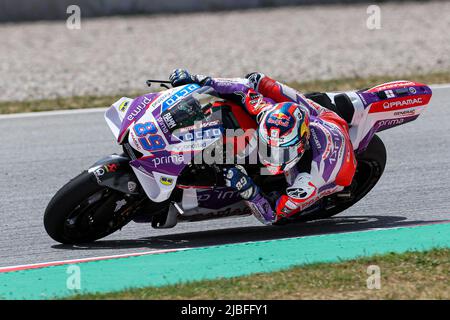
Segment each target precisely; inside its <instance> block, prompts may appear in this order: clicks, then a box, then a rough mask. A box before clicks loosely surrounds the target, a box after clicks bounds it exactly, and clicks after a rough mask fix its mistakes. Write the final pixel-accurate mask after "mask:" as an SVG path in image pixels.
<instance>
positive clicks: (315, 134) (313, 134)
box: [311, 128, 322, 150]
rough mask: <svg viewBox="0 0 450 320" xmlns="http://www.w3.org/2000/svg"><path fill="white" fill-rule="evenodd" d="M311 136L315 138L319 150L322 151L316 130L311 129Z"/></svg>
mask: <svg viewBox="0 0 450 320" xmlns="http://www.w3.org/2000/svg"><path fill="white" fill-rule="evenodd" d="M311 136H312V138H313V141H314V143H315V144H316V148H317V149H319V150H320V149H322V145H321V144H320V141H319V137H318V136H317V133H316V130H314V129H313V128H311Z"/></svg>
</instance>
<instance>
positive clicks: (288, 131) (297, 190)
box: [170, 69, 356, 224]
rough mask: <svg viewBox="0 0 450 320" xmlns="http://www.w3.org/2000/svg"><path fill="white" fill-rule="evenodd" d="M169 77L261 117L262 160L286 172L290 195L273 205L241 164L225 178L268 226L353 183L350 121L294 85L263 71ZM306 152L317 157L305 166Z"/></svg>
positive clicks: (274, 171)
mask: <svg viewBox="0 0 450 320" xmlns="http://www.w3.org/2000/svg"><path fill="white" fill-rule="evenodd" d="M170 80H171V82H172V85H173V86H180V85H185V84H189V83H197V84H199V85H205V86H211V87H212V88H213V89H214V90H215V91H216V92H217V93H218V94H219V95H220V96H221V97H222V98H224V99H227V100H231V101H233V102H235V103H237V104H239V105H241V106H243V107H244V108H245V110H246V111H247V112H248V113H249V114H250V115H252V116H253V117H255V118H256V120H257V123H258V129H257V132H258V136H259V139H260V141H261V142H262V143H263V144H264V145H265V146H266V148H262V149H266V150H265V151H268V153H266V152H260V150H258V154H259V159H260V161H261V162H262V163H263V164H264V166H265V167H266V168H267V169H268V171H269V172H270V173H271V174H284V175H285V177H286V181H287V183H288V187H287V189H286V194H284V195H281V197H279V198H278V199H277V200H276V202H275V203H274V204H273V203H272V201H271V199H270V198H269V197H268V196H266V195H265V194H263V192H262V191H261V190H260V188H259V187H258V186H257V185H256V183H255V182H254V181H253V180H252V179H251V178H250V177H249V176H248V174H247V172H246V170H245V169H244V168H243V167H242V166H240V165H235V166H232V167H229V168H227V169H225V172H224V176H225V181H226V184H227V186H229V187H231V188H233V189H235V190H236V191H238V192H239V194H240V195H241V197H242V198H243V199H244V200H246V202H247V204H248V205H249V207H250V208H251V210H252V212H253V214H254V215H255V217H256V218H258V219H259V220H260V221H261V222H263V223H264V224H273V223H275V222H277V221H278V220H280V219H281V218H287V217H291V216H293V215H295V214H297V213H299V212H301V211H302V210H304V209H306V208H308V207H309V206H311V205H313V204H314V203H316V202H317V201H318V200H319V199H320V198H322V197H323V196H325V195H330V194H333V193H336V192H339V191H342V190H343V189H344V188H345V187H347V186H349V185H350V184H351V182H352V180H353V176H354V174H355V171H356V159H355V155H354V152H353V147H352V143H351V141H350V137H349V127H348V124H347V122H346V121H345V120H344V119H342V118H341V117H339V116H338V115H337V114H336V113H335V112H333V111H331V110H328V109H326V108H324V107H323V106H321V105H319V104H318V103H316V102H314V101H313V100H311V99H308V98H307V97H305V96H304V95H303V94H301V93H299V92H298V91H296V90H295V89H293V88H291V87H289V86H287V85H285V84H282V83H280V82H278V81H276V80H274V79H272V78H270V77H268V76H266V75H264V74H262V73H251V74H248V75H246V76H245V77H244V78H231V79H224V78H212V77H207V76H202V75H192V74H190V73H189V72H188V71H187V70H182V69H175V70H174V71H173V72H172V74H171V75H170ZM259 149H261V148H259ZM306 152H309V153H310V154H311V159H312V160H311V164H310V166H308V168H302V167H301V166H300V165H299V161H300V159H301V158H302V156H303V155H304V154H305V153H306ZM268 154H269V155H268Z"/></svg>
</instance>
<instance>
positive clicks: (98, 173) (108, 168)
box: [94, 163, 119, 183]
mask: <svg viewBox="0 0 450 320" xmlns="http://www.w3.org/2000/svg"><path fill="white" fill-rule="evenodd" d="M117 169H119V165H118V164H117V163H111V164H106V165H104V166H100V167H98V168H97V169H95V170H94V176H95V178H96V179H97V183H101V179H100V177H102V176H103V175H105V174H106V173H110V172H116V171H117Z"/></svg>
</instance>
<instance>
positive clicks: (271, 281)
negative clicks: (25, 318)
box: [70, 249, 450, 299]
mask: <svg viewBox="0 0 450 320" xmlns="http://www.w3.org/2000/svg"><path fill="white" fill-rule="evenodd" d="M369 265H378V266H379V267H380V270H381V288H380V289H372V290H369V289H368V288H367V284H366V280H367V278H368V277H369V275H368V274H367V267H368V266H369ZM70 299H450V249H436V250H431V251H427V252H408V253H403V254H394V253H392V254H387V255H379V256H374V257H371V258H364V259H356V260H352V261H347V262H342V263H335V264H333V263H321V264H313V265H307V266H301V267H294V268H291V269H288V270H285V271H279V272H273V273H261V274H255V275H251V276H245V277H236V278H231V279H218V280H208V281H197V282H191V283H184V284H178V285H171V286H166V287H159V288H155V287H148V288H141V289H130V290H125V291H122V292H118V293H109V294H88V295H79V296H75V297H71V298H70Z"/></svg>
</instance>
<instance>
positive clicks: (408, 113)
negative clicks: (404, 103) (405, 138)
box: [394, 109, 416, 116]
mask: <svg viewBox="0 0 450 320" xmlns="http://www.w3.org/2000/svg"><path fill="white" fill-rule="evenodd" d="M415 114H416V110H415V109H408V110H402V111H397V112H394V116H413V115H415Z"/></svg>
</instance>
